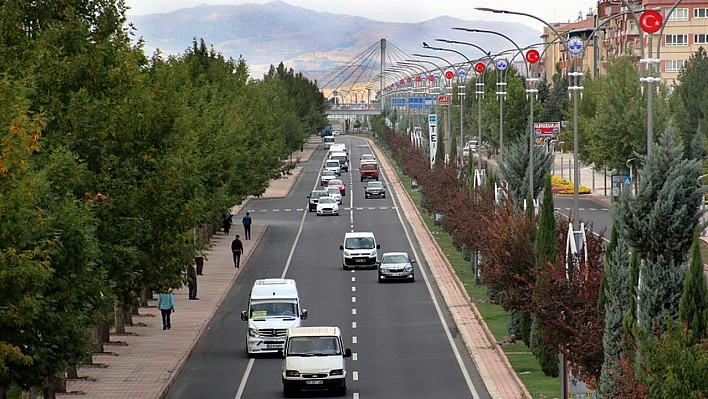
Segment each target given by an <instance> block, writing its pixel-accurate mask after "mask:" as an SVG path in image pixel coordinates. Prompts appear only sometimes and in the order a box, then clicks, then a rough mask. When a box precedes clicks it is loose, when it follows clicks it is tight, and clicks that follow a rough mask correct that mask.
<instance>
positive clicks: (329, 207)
mask: <svg viewBox="0 0 708 399" xmlns="http://www.w3.org/2000/svg"><path fill="white" fill-rule="evenodd" d="M323 215H334V216H339V204H338V203H337V199H336V198H334V197H330V196H326V197H320V199H319V201H318V202H317V216H323Z"/></svg>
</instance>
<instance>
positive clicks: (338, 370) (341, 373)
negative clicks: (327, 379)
mask: <svg viewBox="0 0 708 399" xmlns="http://www.w3.org/2000/svg"><path fill="white" fill-rule="evenodd" d="M329 375H344V369H334V370H332V371H330V372H329Z"/></svg>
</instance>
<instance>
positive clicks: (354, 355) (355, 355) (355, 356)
mask: <svg viewBox="0 0 708 399" xmlns="http://www.w3.org/2000/svg"><path fill="white" fill-rule="evenodd" d="M357 359H359V356H358V355H357V353H356V352H354V353H352V361H353V362H356V361H357Z"/></svg>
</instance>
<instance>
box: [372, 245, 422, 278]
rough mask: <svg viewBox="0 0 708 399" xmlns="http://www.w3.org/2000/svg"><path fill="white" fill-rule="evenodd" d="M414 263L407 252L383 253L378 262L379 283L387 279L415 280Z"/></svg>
mask: <svg viewBox="0 0 708 399" xmlns="http://www.w3.org/2000/svg"><path fill="white" fill-rule="evenodd" d="M414 263H415V259H411V257H410V256H409V255H408V253H407V252H386V253H384V254H383V255H381V262H380V263H379V273H378V279H379V283H383V282H384V281H387V280H405V281H410V282H413V281H415V269H414V268H413V264H414Z"/></svg>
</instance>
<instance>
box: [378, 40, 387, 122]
mask: <svg viewBox="0 0 708 399" xmlns="http://www.w3.org/2000/svg"><path fill="white" fill-rule="evenodd" d="M385 71H386V39H381V73H379V93H381V96H380V98H381V99H383V92H384V73H385ZM380 101H381V102H380V104H379V105H380V107H381V109H384V108H385V106H386V102H385V101H383V100H380Z"/></svg>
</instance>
